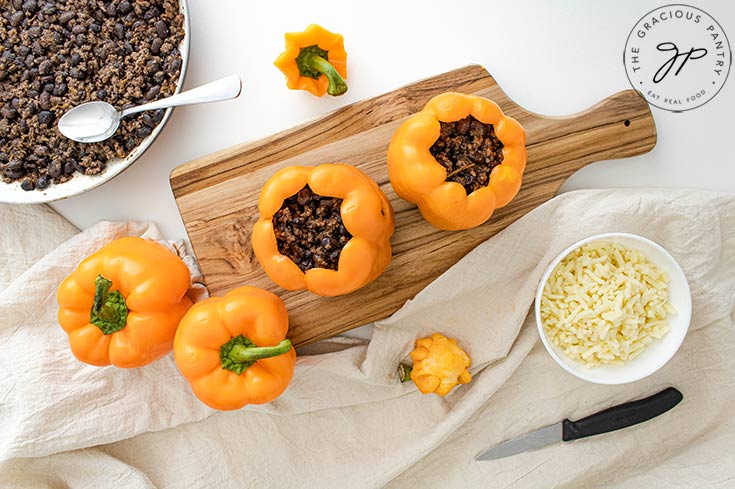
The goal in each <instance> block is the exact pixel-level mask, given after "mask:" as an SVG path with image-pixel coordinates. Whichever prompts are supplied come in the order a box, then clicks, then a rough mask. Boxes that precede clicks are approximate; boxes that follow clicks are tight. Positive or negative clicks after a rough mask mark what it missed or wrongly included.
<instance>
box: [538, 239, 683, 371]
mask: <svg viewBox="0 0 735 489" xmlns="http://www.w3.org/2000/svg"><path fill="white" fill-rule="evenodd" d="M599 240H604V241H607V242H612V243H617V244H620V245H621V246H624V247H626V248H636V249H639V250H641V251H642V252H643V253H644V254H645V255H646V258H647V259H648V260H649V261H651V262H652V263H654V264H655V265H656V266H657V267H659V268H660V269H661V270H663V271H665V272H666V273H667V274H668V275H669V284H668V289H669V302H670V303H671V305H672V306H674V308H675V309H676V314H670V315H669V316H668V321H669V328H670V329H669V332H668V333H666V334H665V335H664V336H663V338H661V339H660V340H656V341H654V342H653V343H651V344H649V345H648V346H646V347H645V349H644V350H643V351H642V352H641V353H640V354H639V355H638V356H637V357H635V358H634V359H632V360H629V361H627V362H626V363H625V364H624V365H599V366H596V367H585V366H584V364H582V363H580V362H578V361H576V360H572V359H571V358H569V357H567V356H566V354H565V353H564V350H562V349H561V348H559V347H558V346H556V345H555V344H553V343H552V342H551V341H550V340H549V339H548V338H547V336H546V332H545V331H544V327H543V325H542V324H541V311H540V304H541V295H542V294H543V292H544V287H545V286H546V282H547V281H548V280H549V276H550V275H551V273H552V272H553V271H554V269H555V268H556V266H557V265H558V264H559V262H560V261H562V260H563V259H564V258H565V257H566V256H567V255H568V254H570V253H571V252H572V251H574V250H576V249H577V248H579V247H580V246H582V245H584V244H587V243H590V242H592V241H599ZM535 312H536V325H537V327H538V332H539V335H540V336H541V341H542V342H543V343H544V346H545V347H546V350H547V351H548V352H549V354H550V355H551V357H552V358H553V359H554V360H555V361H556V363H558V364H559V365H560V366H561V367H562V368H563V369H564V370H566V371H567V372H569V373H570V374H572V375H574V376H576V377H579V378H580V379H583V380H587V381H589V382H594V383H596V384H627V383H629V382H635V381H636V380H640V379H642V378H644V377H647V376H649V375H651V374H652V373H654V372H655V371H656V370H658V369H660V368H661V367H663V366H664V365H666V362H668V361H669V360H670V359H671V357H673V356H674V354H675V353H676V351H677V350H678V349H679V346H681V343H682V341H684V337H685V336H686V334H687V331H688V329H689V321H690V320H691V316H692V297H691V293H690V291H689V283H688V282H687V279H686V276H685V275H684V272H683V271H682V269H681V267H680V266H679V264H678V263H677V262H676V260H674V257H673V256H671V254H670V253H669V252H668V251H666V250H665V249H664V248H662V247H661V246H660V245H658V244H656V243H654V242H653V241H651V240H649V239H646V238H644V237H642V236H636V235H635V234H627V233H607V234H598V235H595V236H590V237H589V238H586V239H583V240H582V241H579V242H577V243H574V244H573V245H572V246H570V247H569V248H567V249H565V250H564V251H562V252H561V253H559V255H558V256H557V257H556V258H555V259H554V261H552V262H551V264H550V265H549V268H547V269H546V272H545V273H544V275H543V277H542V278H541V282H540V283H539V286H538V290H537V291H536V302H535Z"/></svg>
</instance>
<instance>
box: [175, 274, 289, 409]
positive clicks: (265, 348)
mask: <svg viewBox="0 0 735 489" xmlns="http://www.w3.org/2000/svg"><path fill="white" fill-rule="evenodd" d="M287 332H288V313H287V312H286V306H285V305H284V304H283V302H282V301H281V299H279V298H278V296H277V295H275V294H273V293H271V292H268V291H266V290H263V289H259V288H257V287H248V286H245V287H240V288H237V289H235V290H232V291H230V292H228V293H227V294H225V296H224V297H211V298H209V299H207V300H204V301H202V302H199V303H197V304H196V305H194V306H193V307H192V308H191V309H190V310H189V312H187V313H186V315H185V316H184V318H183V319H182V320H181V324H180V325H179V329H178V331H176V338H175V339H174V359H175V360H176V364H177V365H178V367H179V370H180V371H181V373H182V375H183V376H184V377H185V378H186V380H188V381H189V383H190V384H191V388H192V390H193V391H194V394H196V396H197V397H198V398H199V400H201V401H202V402H203V403H204V404H206V405H208V406H209V407H212V408H214V409H219V410H231V409H239V408H241V407H243V406H245V405H246V404H263V403H266V402H270V401H272V400H273V399H275V398H277V397H278V396H280V395H281V394H282V393H283V391H285V390H286V387H287V386H288V383H289V382H290V381H291V377H292V376H293V370H294V365H295V363H296V352H295V351H294V349H293V348H292V347H291V342H290V341H289V340H287V339H285V337H286V333H287Z"/></svg>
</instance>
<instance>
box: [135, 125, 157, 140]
mask: <svg viewBox="0 0 735 489" xmlns="http://www.w3.org/2000/svg"><path fill="white" fill-rule="evenodd" d="M151 132H153V129H151V128H150V127H148V126H143V127H139V128H138V130H137V131H135V135H136V136H138V137H139V138H141V139H142V138H144V137H146V136H149V135H150V134H151Z"/></svg>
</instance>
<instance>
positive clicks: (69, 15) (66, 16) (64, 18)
mask: <svg viewBox="0 0 735 489" xmlns="http://www.w3.org/2000/svg"><path fill="white" fill-rule="evenodd" d="M76 16H77V14H76V13H74V12H62V13H60V14H59V22H60V23H62V24H66V23H68V22H69V21H70V20H71V19H73V18H74V17H76Z"/></svg>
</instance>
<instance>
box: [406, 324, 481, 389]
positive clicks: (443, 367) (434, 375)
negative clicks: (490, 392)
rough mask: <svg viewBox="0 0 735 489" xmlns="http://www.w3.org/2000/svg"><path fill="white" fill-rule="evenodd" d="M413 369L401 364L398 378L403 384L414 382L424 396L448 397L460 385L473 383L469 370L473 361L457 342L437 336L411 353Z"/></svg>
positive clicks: (422, 339)
mask: <svg viewBox="0 0 735 489" xmlns="http://www.w3.org/2000/svg"><path fill="white" fill-rule="evenodd" d="M411 359H412V360H413V367H410V366H408V365H405V364H401V365H400V366H399V368H398V375H399V377H400V379H401V381H402V382H407V381H409V380H412V381H413V383H414V384H415V385H416V387H418V389H419V390H420V391H421V393H422V394H430V393H434V394H438V395H440V396H446V395H447V394H449V392H450V391H451V390H452V389H453V388H454V386H456V385H457V384H467V383H469V382H470V381H471V380H472V375H470V372H469V370H467V369H468V368H469V367H470V364H471V362H472V361H471V359H470V357H469V355H467V353H465V351H464V350H463V349H462V348H460V347H459V345H457V340H455V339H454V338H451V339H450V338H447V337H446V336H444V335H443V334H441V333H434V334H433V335H431V336H430V337H428V338H421V339H420V340H417V341H416V348H414V350H413V351H412V352H411Z"/></svg>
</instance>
